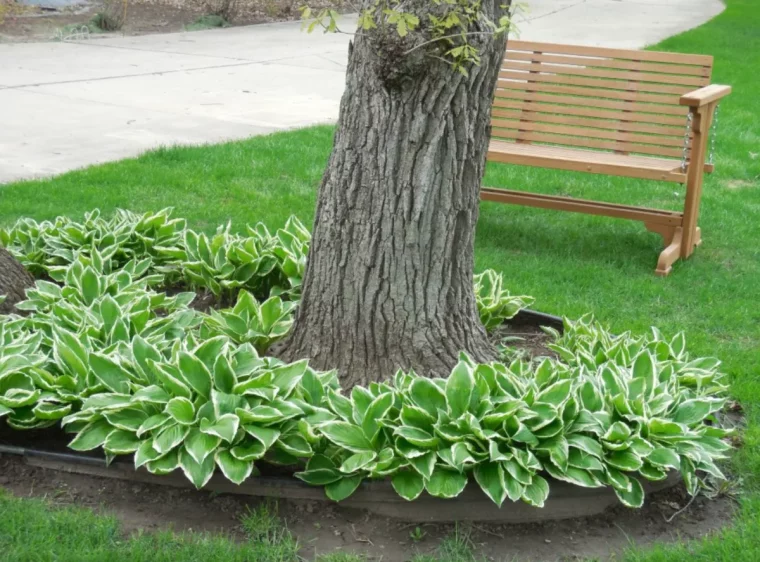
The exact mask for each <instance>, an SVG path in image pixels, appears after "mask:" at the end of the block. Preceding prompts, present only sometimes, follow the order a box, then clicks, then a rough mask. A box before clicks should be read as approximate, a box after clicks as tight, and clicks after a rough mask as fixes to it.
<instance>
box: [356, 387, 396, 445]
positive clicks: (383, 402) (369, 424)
mask: <svg viewBox="0 0 760 562" xmlns="http://www.w3.org/2000/svg"><path fill="white" fill-rule="evenodd" d="M392 405H393V394H391V393H390V392H385V393H383V394H381V395H380V396H378V397H377V398H375V399H374V400H373V401H372V403H371V404H370V405H369V407H368V408H367V411H366V412H365V413H364V419H363V420H362V430H363V431H364V435H365V436H366V437H367V439H369V440H370V441H372V440H373V439H374V438H375V436H376V435H377V433H378V432H379V431H380V427H381V425H380V420H382V419H383V418H384V417H385V415H386V414H387V413H388V410H390V408H391V406H392Z"/></svg>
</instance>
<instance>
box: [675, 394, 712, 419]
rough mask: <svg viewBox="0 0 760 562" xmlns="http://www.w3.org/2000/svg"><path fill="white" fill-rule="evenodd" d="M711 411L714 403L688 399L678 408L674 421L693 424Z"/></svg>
mask: <svg viewBox="0 0 760 562" xmlns="http://www.w3.org/2000/svg"><path fill="white" fill-rule="evenodd" d="M711 411H712V405H711V403H710V402H708V401H706V400H686V401H684V402H682V403H681V404H680V405H679V406H678V407H677V408H676V411H675V413H674V415H673V421H674V422H676V423H682V424H686V425H692V424H695V423H699V422H701V421H703V420H704V419H705V418H706V417H707V416H709V415H710V413H711Z"/></svg>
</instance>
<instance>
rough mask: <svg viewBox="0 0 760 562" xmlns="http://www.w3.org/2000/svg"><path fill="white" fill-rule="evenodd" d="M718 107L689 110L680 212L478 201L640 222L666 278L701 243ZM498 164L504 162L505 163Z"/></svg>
mask: <svg viewBox="0 0 760 562" xmlns="http://www.w3.org/2000/svg"><path fill="white" fill-rule="evenodd" d="M729 91H730V90H729ZM717 103H718V100H715V101H710V102H708V103H705V104H703V105H698V106H692V107H690V111H691V114H692V133H693V136H692V141H691V158H690V161H689V165H688V168H687V170H686V182H685V183H686V197H685V201H684V210H683V212H675V211H666V210H662V209H651V208H647V207H636V206H630V205H619V204H615V203H605V202H601V201H590V200H586V199H575V198H572V197H559V196H554V195H543V194H538V193H529V192H525V191H514V190H506V189H497V188H489V187H484V188H482V189H481V199H482V200H484V201H495V202H499V203H511V204H515V205H524V206H528V207H538V208H541V209H556V210H560V211H570V212H575V213H585V214H591V215H602V216H608V217H615V218H621V219H628V220H637V221H641V222H643V223H644V226H645V227H646V229H647V230H649V231H650V232H655V233H657V234H659V235H660V236H662V239H663V242H664V244H665V249H664V250H663V251H662V252H661V253H660V257H659V259H658V261H657V269H656V270H655V274H657V275H659V276H663V277H664V276H667V275H669V274H670V272H671V271H672V266H673V264H674V263H675V262H676V261H677V260H678V259H686V258H688V257H689V256H691V255H692V254H693V253H694V249H695V248H696V247H697V246H699V245H700V244H701V243H702V233H701V230H700V229H699V227H698V226H697V219H698V217H699V203H700V200H701V198H702V183H703V177H704V173H705V172H707V173H709V172H712V165H706V164H705V157H706V153H707V146H708V138H707V137H708V133H709V130H710V125H711V124H712V119H713V115H714V112H715V107H716V105H717ZM501 161H502V162H504V160H501ZM515 164H523V165H524V164H525V162H524V160H521V161H520V162H515ZM592 173H593V172H592ZM616 175H617V174H616ZM620 175H623V174H620Z"/></svg>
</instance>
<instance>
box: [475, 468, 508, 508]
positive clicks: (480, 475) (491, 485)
mask: <svg viewBox="0 0 760 562" xmlns="http://www.w3.org/2000/svg"><path fill="white" fill-rule="evenodd" d="M473 474H474V475H475V481H476V482H477V483H478V484H479V485H480V487H481V488H482V490H483V491H484V492H485V494H486V495H487V496H488V497H489V498H491V501H493V502H494V503H495V504H496V505H498V506H499V507H501V504H502V503H504V500H505V499H506V497H507V489H506V484H505V482H504V470H503V469H502V467H501V465H500V464H499V463H498V462H484V463H480V464H478V465H477V466H476V467H475V470H474V471H473Z"/></svg>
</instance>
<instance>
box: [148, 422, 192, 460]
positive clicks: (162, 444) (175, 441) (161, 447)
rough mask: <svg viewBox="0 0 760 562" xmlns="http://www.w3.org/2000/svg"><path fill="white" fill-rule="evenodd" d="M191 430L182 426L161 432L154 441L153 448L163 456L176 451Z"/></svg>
mask: <svg viewBox="0 0 760 562" xmlns="http://www.w3.org/2000/svg"><path fill="white" fill-rule="evenodd" d="M188 431H189V428H188V427H186V426H182V425H170V426H169V427H166V428H164V429H162V430H161V432H160V433H159V434H158V435H157V436H156V437H155V438H154V439H153V448H154V449H155V450H156V451H158V452H159V453H161V454H162V455H163V454H165V453H168V452H169V451H171V450H172V449H174V448H175V447H176V446H177V445H179V444H180V443H182V441H183V440H184V439H185V436H186V435H187V433H188Z"/></svg>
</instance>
